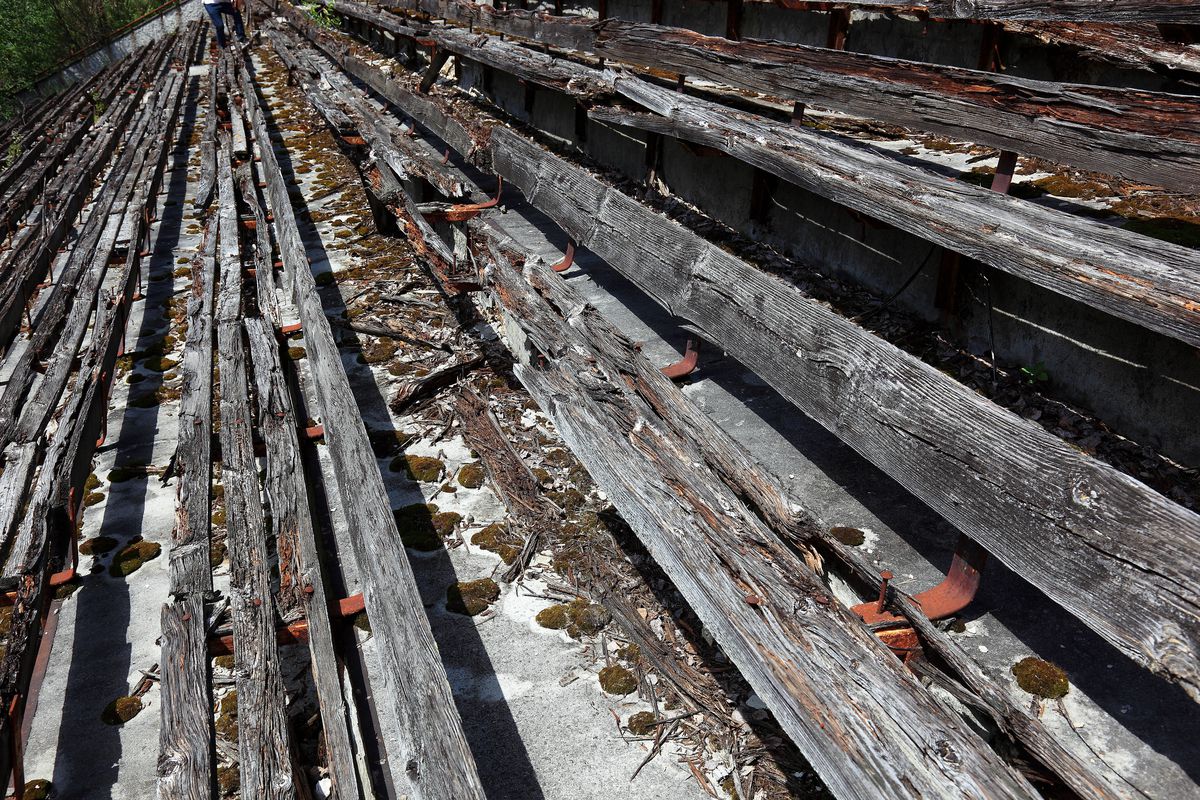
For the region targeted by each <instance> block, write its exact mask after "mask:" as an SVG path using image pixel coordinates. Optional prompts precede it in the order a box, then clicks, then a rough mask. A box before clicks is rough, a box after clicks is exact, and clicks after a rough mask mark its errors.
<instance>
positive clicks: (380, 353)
mask: <svg viewBox="0 0 1200 800" xmlns="http://www.w3.org/2000/svg"><path fill="white" fill-rule="evenodd" d="M398 349H399V347H398V345H397V344H396V343H395V342H393V341H391V340H390V339H380V340H379V341H377V342H375V343H374V344H369V345H367V346H366V347H364V348H363V349H362V352H361V353H359V354H358V363H360V364H382V363H384V362H385V361H391V360H392V359H393V358H394V357H395V355H396V350H398Z"/></svg>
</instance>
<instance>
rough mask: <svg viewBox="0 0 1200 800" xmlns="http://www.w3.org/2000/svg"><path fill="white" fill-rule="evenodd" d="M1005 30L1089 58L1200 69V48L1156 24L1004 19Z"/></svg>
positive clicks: (1157, 68) (1140, 66)
mask: <svg viewBox="0 0 1200 800" xmlns="http://www.w3.org/2000/svg"><path fill="white" fill-rule="evenodd" d="M1001 25H1002V26H1003V28H1004V30H1006V31H1010V32H1012V33H1015V34H1020V35H1023V36H1032V37H1034V38H1036V39H1037V40H1039V41H1041V42H1044V43H1046V44H1051V45H1055V46H1058V47H1063V48H1067V49H1068V52H1071V53H1072V54H1078V55H1084V56H1086V57H1087V58H1088V59H1089V60H1093V61H1101V62H1105V63H1110V64H1115V65H1116V66H1118V67H1120V68H1122V69H1134V70H1143V71H1150V72H1156V73H1161V72H1165V73H1168V74H1176V75H1184V74H1185V73H1193V74H1194V73H1200V51H1197V49H1196V48H1195V47H1193V46H1191V45H1186V44H1177V43H1175V42H1168V41H1164V40H1163V38H1162V32H1161V31H1160V30H1159V28H1158V27H1157V26H1156V25H1149V24H1136V23H1135V24H1130V25H1111V24H1106V23H1097V22H1004V23H1001ZM1191 77H1194V75H1193V76H1191Z"/></svg>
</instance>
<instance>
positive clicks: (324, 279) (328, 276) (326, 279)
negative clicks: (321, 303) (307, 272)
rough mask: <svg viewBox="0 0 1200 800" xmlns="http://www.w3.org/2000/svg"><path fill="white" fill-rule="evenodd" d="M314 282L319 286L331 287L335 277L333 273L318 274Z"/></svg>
mask: <svg viewBox="0 0 1200 800" xmlns="http://www.w3.org/2000/svg"><path fill="white" fill-rule="evenodd" d="M313 280H314V281H316V283H317V286H329V285H330V284H332V283H333V281H334V277H333V273H332V272H318V273H317V274H316V275H315V276H313Z"/></svg>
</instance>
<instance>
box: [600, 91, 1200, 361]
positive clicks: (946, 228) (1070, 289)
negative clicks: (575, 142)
mask: <svg viewBox="0 0 1200 800" xmlns="http://www.w3.org/2000/svg"><path fill="white" fill-rule="evenodd" d="M614 81H615V83H616V85H617V89H618V91H620V92H621V93H622V94H624V95H626V96H628V97H629V98H630V99H633V100H634V101H636V102H637V103H639V104H641V105H643V106H645V107H647V108H650V109H652V110H653V111H655V112H657V114H659V115H661V116H654V115H645V114H638V113H631V112H624V111H621V110H613V109H607V110H603V111H596V112H594V113H595V115H596V116H597V117H598V118H601V119H605V120H608V121H611V122H617V123H620V124H628V125H631V126H633V127H637V128H641V129H645V130H651V131H654V132H656V133H664V134H667V135H671V136H676V137H678V138H681V139H685V140H688V141H693V142H697V143H700V144H704V145H708V146H711V147H715V148H717V149H719V150H722V151H724V152H727V153H729V154H730V155H732V156H734V157H736V158H739V159H741V160H743V161H745V162H747V163H750V164H753V165H754V166H757V167H760V168H762V169H764V170H766V171H768V172H770V173H772V174H774V175H778V176H780V177H782V178H784V179H785V180H788V181H790V182H792V183H795V184H796V185H798V186H802V187H804V188H805V189H809V190H811V191H814V192H817V193H818V194H821V195H824V196H826V197H830V198H832V199H833V200H835V201H837V202H839V203H842V204H843V205H846V206H848V207H850V208H854V209H855V210H857V211H860V212H862V213H864V214H868V215H870V216H871V217H873V218H875V219H880V220H884V221H886V222H888V223H890V224H892V225H895V226H896V227H898V228H900V229H901V230H906V231H908V232H910V233H912V234H914V235H916V236H921V237H923V238H925V239H928V240H930V241H933V242H935V243H937V244H940V245H942V246H943V247H947V248H950V249H952V250H954V251H956V252H960V253H962V254H963V255H968V256H970V257H972V258H975V259H978V260H979V261H982V262H983V263H985V264H989V265H991V266H994V267H996V268H997V269H1001V270H1004V271H1005V272H1010V273H1012V274H1014V275H1017V276H1019V277H1021V278H1024V279H1025V280H1028V281H1030V282H1031V283H1035V284H1037V285H1039V286H1042V287H1044V288H1046V289H1049V290H1051V291H1053V292H1057V293H1058V294H1061V295H1064V296H1066V297H1070V298H1072V299H1074V300H1078V301H1080V302H1082V303H1086V304H1087V305H1089V306H1091V307H1093V308H1097V309H1100V310H1101V311H1104V312H1106V313H1108V314H1112V315H1113V316H1117V317H1120V318H1122V319H1127V320H1129V321H1131V322H1135V323H1137V324H1139V325H1142V326H1143V327H1146V328H1149V329H1150V330H1153V331H1157V332H1159V333H1162V334H1165V335H1167V336H1170V337H1172V338H1175V339H1179V340H1181V341H1184V342H1187V343H1189V344H1193V345H1200V304H1198V302H1197V301H1198V300H1200V276H1198V275H1197V273H1196V271H1195V269H1194V266H1195V262H1196V254H1195V251H1194V250H1191V249H1189V248H1186V247H1182V246H1179V245H1173V244H1170V243H1167V242H1161V241H1158V240H1156V239H1151V238H1149V237H1147V236H1142V235H1140V234H1136V233H1131V232H1128V231H1123V230H1120V229H1117V228H1113V227H1112V226H1109V225H1105V224H1104V223H1102V222H1099V221H1097V220H1093V219H1087V218H1084V217H1077V216H1074V215H1071V214H1065V213H1062V212H1058V211H1054V210H1052V209H1046V208H1043V207H1040V206H1037V205H1034V204H1032V203H1027V202H1025V201H1022V200H1020V199H1017V198H1014V197H1010V196H1008V195H1004V194H1000V193H999V192H992V191H989V190H987V189H981V188H979V187H975V186H971V185H970V184H965V183H960V182H957V181H947V180H945V179H942V178H940V177H939V176H936V175H933V174H931V173H928V172H926V171H925V170H922V169H920V168H917V167H911V166H907V165H903V164H900V163H899V162H896V161H892V160H890V159H885V158H881V157H879V156H877V155H875V154H874V153H872V152H870V151H869V150H867V149H865V148H861V147H856V146H853V145H849V144H846V143H843V142H842V141H839V140H837V139H835V138H832V137H826V136H822V135H821V134H819V133H815V132H812V131H808V130H804V129H800V128H796V127H793V126H785V125H777V124H774V123H772V122H770V121H768V120H765V119H763V118H762V117H758V116H756V115H753V114H746V113H742V112H737V111H733V110H730V109H727V108H725V107H724V106H720V105H717V104H715V103H709V102H707V101H705V100H700V99H698V98H690V97H685V96H683V95H681V94H679V93H677V92H669V91H666V90H663V89H660V88H659V87H656V86H654V85H652V84H650V83H647V82H646V81H642V80H639V79H637V78H632V77H615V78H614Z"/></svg>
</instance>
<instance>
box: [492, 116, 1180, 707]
mask: <svg viewBox="0 0 1200 800" xmlns="http://www.w3.org/2000/svg"><path fill="white" fill-rule="evenodd" d="M493 157H494V162H495V165H496V169H497V170H498V171H499V172H502V173H504V174H507V175H509V176H510V178H511V180H512V181H513V182H514V183H515V184H516V185H518V186H520V187H521V188H522V190H523V191H525V192H526V196H527V197H529V198H530V201H531V202H532V203H533V204H534V205H536V206H539V207H541V208H542V209H543V210H544V211H546V212H547V213H549V214H550V215H551V216H552V217H555V218H556V219H557V220H558V221H559V223H560V224H561V225H563V227H564V228H566V229H567V230H569V231H571V232H572V233H573V234H574V235H575V236H576V238H577V240H578V241H579V242H580V243H581V244H584V245H585V246H587V247H589V248H590V249H592V250H593V251H595V252H596V253H597V254H598V255H600V256H601V257H602V258H605V259H606V260H607V261H608V262H609V263H610V264H611V265H612V266H613V267H615V268H616V269H618V270H619V271H621V272H622V273H623V274H625V275H626V276H627V277H629V278H630V279H631V280H633V281H634V282H635V283H637V284H638V285H640V286H642V287H643V288H644V289H645V290H646V291H647V292H649V293H650V294H651V296H653V297H655V298H657V299H658V300H659V302H661V303H662V304H663V305H665V306H666V307H667V308H669V309H670V310H671V311H672V312H673V313H674V314H676V315H678V316H681V317H683V318H685V319H688V320H689V321H691V322H693V323H695V324H697V325H698V326H699V327H701V328H702V329H703V330H705V331H707V332H708V334H709V335H710V336H711V337H712V338H713V340H714V341H716V342H718V343H720V344H721V345H722V346H723V347H725V348H726V349H727V350H728V351H729V352H730V353H732V354H734V355H735V356H736V357H738V358H739V359H741V360H742V361H743V362H744V363H746V364H747V366H749V367H750V368H751V369H754V370H756V371H757V372H758V373H759V374H760V375H762V376H763V378H764V379H766V380H767V381H768V382H769V383H771V384H772V385H773V386H774V387H775V388H776V389H777V390H778V391H780V392H781V393H782V394H783V395H784V396H785V397H788V398H789V399H790V400H791V401H792V402H794V403H796V404H797V405H798V406H799V407H800V408H802V409H803V410H804V411H805V412H806V413H808V414H809V415H810V416H812V417H813V418H814V419H816V420H817V421H818V422H820V423H821V424H822V425H824V426H825V427H827V428H828V429H829V430H831V431H832V432H833V433H835V434H836V435H837V436H838V437H839V438H841V439H842V440H843V441H845V442H846V443H847V444H849V445H850V446H852V447H854V448H855V449H856V450H857V451H858V452H860V453H861V454H862V455H864V456H865V457H866V458H867V459H868V460H870V461H872V462H873V463H875V464H876V465H877V466H879V467H880V468H881V469H883V470H884V471H885V472H887V473H888V474H890V475H891V476H892V477H893V478H895V479H896V480H897V481H898V482H899V483H900V484H901V485H903V486H905V487H906V488H907V489H908V490H909V491H911V492H913V493H914V494H915V495H916V496H918V497H920V498H921V499H922V500H924V501H925V502H926V503H928V504H929V505H930V506H931V507H932V508H934V509H935V510H936V511H938V512H939V513H941V514H942V515H943V516H945V517H946V518H947V519H948V520H949V521H951V522H952V523H953V524H955V525H956V526H958V527H959V528H960V529H961V530H963V531H964V532H966V533H968V534H969V535H971V536H972V537H974V538H976V539H977V541H979V542H980V543H981V544H984V545H985V546H986V547H987V548H988V549H989V550H990V551H991V552H992V553H993V554H995V555H996V556H997V557H999V558H1000V559H1001V560H1002V561H1004V562H1005V563H1007V564H1008V565H1009V566H1010V567H1011V568H1012V569H1014V570H1015V571H1016V572H1018V573H1019V574H1021V575H1022V576H1024V577H1025V578H1026V579H1027V580H1029V581H1030V582H1031V583H1033V584H1034V585H1035V586H1038V588H1040V589H1042V590H1043V591H1044V592H1046V593H1047V594H1048V595H1049V596H1050V597H1051V598H1053V599H1054V600H1055V601H1056V602H1058V603H1059V604H1061V605H1062V606H1063V607H1064V608H1067V609H1068V610H1069V611H1071V612H1072V613H1074V614H1075V615H1076V616H1078V617H1079V618H1080V619H1081V620H1083V621H1084V622H1085V623H1086V624H1087V625H1089V626H1090V627H1091V628H1093V629H1094V630H1096V631H1097V632H1098V633H1100V634H1101V635H1102V636H1104V637H1105V638H1106V639H1107V640H1108V641H1109V642H1111V643H1112V644H1114V645H1115V646H1117V647H1118V648H1120V649H1121V650H1122V651H1123V652H1125V653H1127V654H1128V655H1130V656H1131V657H1133V658H1135V659H1136V660H1138V661H1139V662H1140V663H1142V664H1143V665H1145V666H1147V667H1148V668H1150V669H1152V670H1154V671H1155V672H1157V673H1159V674H1163V675H1166V676H1169V677H1171V678H1172V679H1174V680H1177V681H1179V682H1180V683H1181V684H1183V686H1184V688H1185V689H1187V690H1188V691H1189V693H1191V694H1192V695H1193V696H1194V697H1195V696H1196V694H1197V691H1198V690H1200V670H1198V665H1197V651H1198V647H1200V638H1198V637H1200V614H1198V611H1200V604H1198V602H1197V597H1196V593H1195V592H1194V591H1193V590H1192V588H1191V583H1190V579H1189V578H1188V577H1187V576H1188V575H1190V574H1195V570H1196V569H1197V568H1200V563H1197V561H1196V556H1197V553H1200V550H1198V549H1197V545H1200V517H1197V516H1196V515H1195V514H1193V513H1192V512H1189V511H1187V510H1186V509H1184V508H1182V507H1180V506H1178V505H1177V504H1175V503H1172V502H1170V501H1169V500H1167V499H1166V498H1164V497H1162V496H1161V495H1159V494H1157V493H1155V492H1153V491H1152V490H1150V489H1149V488H1147V487H1146V486H1144V485H1143V484H1141V483H1138V482H1137V481H1135V480H1133V479H1132V478H1129V477H1128V476H1126V475H1123V474H1121V473H1118V472H1117V471H1116V470H1114V469H1112V468H1111V467H1109V466H1108V465H1106V464H1102V463H1101V462H1098V461H1096V460H1095V459H1092V458H1089V457H1088V456H1086V455H1084V454H1082V453H1080V452H1078V451H1077V450H1075V449H1074V448H1071V447H1070V446H1069V445H1067V444H1066V443H1065V442H1063V441H1062V440H1060V439H1058V438H1057V437H1054V436H1052V435H1051V434H1049V433H1047V432H1046V431H1044V430H1043V429H1041V428H1040V427H1038V426H1036V425H1034V424H1032V423H1030V422H1028V421H1026V420H1022V419H1020V418H1018V417H1017V416H1015V415H1013V414H1011V413H1010V412H1008V411H1006V410H1004V409H1001V408H999V407H998V406H995V405H994V404H992V403H990V402H988V401H986V400H984V399H983V398H981V397H979V396H978V395H976V394H975V393H974V392H972V391H971V390H970V389H968V388H967V387H965V386H962V385H961V384H959V383H957V382H955V381H953V380H951V379H949V378H947V377H945V376H944V375H942V374H941V373H939V372H937V371H936V370H934V369H933V368H932V367H929V366H928V365H926V364H924V363H922V362H919V361H918V360H917V359H915V358H913V357H912V356H910V355H908V354H907V353H904V352H903V351H900V350H899V349H897V348H895V347H893V346H892V345H890V344H888V343H886V342H884V341H882V340H880V339H878V338H877V337H875V336H873V335H871V334H869V333H867V332H866V331H864V330H862V329H861V328H859V327H857V326H855V325H854V324H852V323H851V322H849V321H847V320H845V319H844V318H842V317H839V316H837V315H836V314H834V313H833V312H831V311H829V310H828V309H826V308H825V307H823V306H821V305H820V304H818V303H815V302H813V301H811V300H809V299H808V298H805V297H804V296H803V295H802V294H801V293H800V292H799V290H797V289H796V287H795V286H792V285H790V284H787V283H785V282H784V281H782V280H779V279H776V278H774V277H772V276H769V275H765V274H763V273H761V272H759V271H757V270H754V269H753V268H751V267H750V266H749V265H747V264H746V263H745V262H743V261H740V260H739V259H737V258H735V257H733V256H731V255H729V254H727V253H724V251H722V250H720V249H719V248H717V247H715V246H713V245H711V244H709V243H707V242H704V241H703V240H700V239H699V238H698V237H695V236H694V235H693V234H691V233H690V232H686V231H685V230H684V229H683V228H681V227H679V226H677V225H675V224H674V223H672V222H669V221H668V220H666V219H665V218H663V217H661V216H658V215H656V214H654V213H652V212H650V211H649V210H648V209H646V208H645V207H644V206H641V205H639V204H638V203H636V202H635V201H633V200H632V199H630V198H628V197H626V196H624V195H621V194H619V193H617V192H615V191H614V190H612V189H609V188H607V187H605V186H604V185H603V184H602V183H600V182H599V181H598V180H596V179H595V178H592V177H591V176H590V175H587V174H586V173H584V172H582V170H580V169H579V168H577V167H574V166H570V165H567V164H566V163H565V162H562V161H561V160H560V159H557V158H555V157H554V156H551V155H549V154H548V153H546V152H545V151H543V150H542V149H541V148H539V147H537V146H535V145H532V144H531V143H529V142H527V141H526V140H524V139H523V138H521V137H519V136H518V135H516V134H513V133H512V132H511V131H509V130H507V129H496V130H495V131H494V132H493ZM597 209H599V212H597ZM632 242H637V243H639V246H638V247H631V246H630V243H632ZM749 321H753V324H747V323H748V322H749ZM784 354H789V355H786V356H785V355H784ZM985 453H986V454H987V455H986V457H984V456H983V454H985ZM1063 476H1074V477H1072V478H1070V479H1067V480H1064V477H1063ZM1114 587H1119V590H1114Z"/></svg>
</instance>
